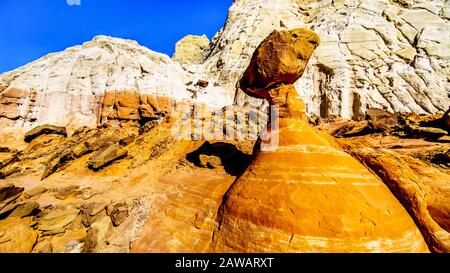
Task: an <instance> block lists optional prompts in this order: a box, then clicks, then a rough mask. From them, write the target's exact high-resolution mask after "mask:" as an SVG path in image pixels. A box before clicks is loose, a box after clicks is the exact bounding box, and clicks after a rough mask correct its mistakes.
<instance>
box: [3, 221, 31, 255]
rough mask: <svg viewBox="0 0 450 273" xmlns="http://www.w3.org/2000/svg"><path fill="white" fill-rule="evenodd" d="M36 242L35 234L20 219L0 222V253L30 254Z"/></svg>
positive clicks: (26, 223)
mask: <svg viewBox="0 0 450 273" xmlns="http://www.w3.org/2000/svg"><path fill="white" fill-rule="evenodd" d="M36 240H37V234H36V232H35V231H34V230H33V229H32V228H31V227H30V226H29V223H28V222H26V221H24V220H21V219H20V218H17V217H14V218H8V219H6V220H2V221H0V253H28V252H31V250H32V249H33V247H34V245H35V243H36Z"/></svg>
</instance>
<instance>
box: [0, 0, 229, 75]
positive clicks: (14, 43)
mask: <svg viewBox="0 0 450 273" xmlns="http://www.w3.org/2000/svg"><path fill="white" fill-rule="evenodd" d="M77 1H81V5H80V6H77V5H73V6H70V5H68V2H77ZM231 4H232V0H0V26H1V28H2V35H1V36H2V41H1V42H0V73H3V72H5V71H9V70H12V69H15V68H17V67H19V66H21V65H24V64H26V63H28V62H30V61H34V60H36V59H38V58H40V57H42V56H43V55H45V54H47V53H50V52H56V51H61V50H64V49H65V48H67V47H70V46H73V45H77V44H81V43H83V42H86V41H89V40H91V39H92V38H93V37H94V36H96V35H100V34H102V35H110V36H114V37H120V38H126V39H133V40H136V41H138V42H139V43H140V44H141V45H144V46H146V47H148V48H150V49H152V50H154V51H158V52H162V53H166V54H168V55H170V56H171V55H172V53H173V50H174V48H175V43H176V42H177V41H178V40H179V39H181V38H182V37H183V36H185V35H187V34H197V35H201V34H206V35H207V36H208V37H209V38H211V37H212V36H214V34H215V33H216V32H217V31H218V30H219V29H220V28H221V27H222V26H223V24H224V22H225V19H226V16H227V11H228V8H229V7H230V6H231Z"/></svg>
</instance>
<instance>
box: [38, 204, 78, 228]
mask: <svg viewBox="0 0 450 273" xmlns="http://www.w3.org/2000/svg"><path fill="white" fill-rule="evenodd" d="M79 213H80V210H78V209H56V210H53V211H51V212H50V213H49V214H47V215H46V216H44V217H43V218H42V219H40V220H39V223H38V229H39V230H42V231H53V230H59V229H63V228H65V227H66V226H68V225H69V224H70V223H72V221H73V220H74V219H75V218H76V217H77V216H78V214H79Z"/></svg>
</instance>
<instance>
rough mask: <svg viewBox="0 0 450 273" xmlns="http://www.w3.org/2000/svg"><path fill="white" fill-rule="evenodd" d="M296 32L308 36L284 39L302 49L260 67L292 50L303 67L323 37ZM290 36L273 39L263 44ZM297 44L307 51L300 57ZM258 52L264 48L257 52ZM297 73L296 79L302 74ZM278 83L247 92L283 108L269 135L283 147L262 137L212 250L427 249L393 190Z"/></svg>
mask: <svg viewBox="0 0 450 273" xmlns="http://www.w3.org/2000/svg"><path fill="white" fill-rule="evenodd" d="M299 31H300V32H301V33H304V34H307V35H301V36H297V35H292V36H291V38H290V40H286V41H285V42H284V43H286V44H289V42H291V43H295V44H296V45H298V46H300V45H301V46H300V47H297V48H295V49H294V47H285V48H283V47H280V48H279V50H278V52H281V53H280V54H278V55H277V54H271V55H266V57H265V58H261V60H260V61H258V62H257V64H256V66H255V67H258V68H259V69H261V70H263V71H264V68H263V67H264V66H270V64H271V63H277V62H279V61H280V60H279V59H280V57H281V56H283V57H286V56H289V55H290V56H291V57H292V58H293V59H296V61H295V62H294V63H296V64H297V66H298V67H305V66H306V63H307V61H308V59H309V57H310V56H311V54H312V53H313V51H314V49H315V48H316V46H317V45H318V44H319V38H318V37H317V35H316V34H315V33H313V32H312V31H309V30H306V29H302V30H296V31H292V32H290V34H295V33H299ZM288 33H289V32H282V33H280V34H279V35H271V36H269V38H268V39H267V40H265V41H264V42H263V44H262V45H261V46H260V49H263V48H265V47H266V46H267V44H272V43H276V39H279V38H280V37H283V35H284V34H288ZM298 37H301V38H298ZM274 39H275V40H274ZM298 48H303V49H304V50H302V52H301V53H302V54H301V58H298V52H296V50H298ZM258 52H261V51H260V50H257V51H256V53H255V54H256V55H258V54H259V53H258ZM250 69H251V68H250ZM299 71H300V72H299V74H297V76H301V72H303V71H302V70H299ZM279 72H281V74H282V71H279ZM252 75H254V74H252ZM259 79H261V82H258V80H259ZM265 80H266V79H265V78H264V77H262V78H256V79H254V81H253V82H254V83H253V84H252V85H249V86H245V87H246V90H258V86H260V85H259V84H260V83H264V82H265ZM277 80H280V83H281V85H280V86H278V87H274V88H271V89H269V90H261V89H259V90H258V91H248V92H249V94H250V95H254V94H256V95H257V96H260V95H261V93H265V97H267V98H269V103H270V104H271V105H272V106H276V107H277V108H278V109H279V117H277V118H276V119H277V120H276V121H277V122H275V124H278V126H276V127H273V126H272V128H271V129H272V130H271V132H270V138H271V140H273V139H274V138H278V139H279V141H278V142H279V144H278V145H276V146H273V145H272V144H266V143H265V142H263V143H262V144H261V152H260V153H259V154H258V155H257V156H256V158H255V160H254V162H253V163H252V164H251V165H250V167H249V169H248V170H247V171H246V172H245V173H244V174H243V175H242V176H241V177H240V178H239V179H238V180H237V181H236V182H235V183H234V185H233V186H232V187H231V189H230V190H229V192H228V193H227V195H226V197H225V200H224V203H223V204H222V207H221V209H220V211H219V215H218V222H219V223H218V228H217V229H216V231H215V234H214V238H213V244H212V250H213V251H218V252H236V251H237V252H424V251H427V250H428V248H427V245H426V244H425V241H424V239H423V237H422V235H421V233H420V231H419V230H418V228H417V227H416V225H415V223H414V221H413V220H412V219H411V217H410V216H409V215H408V213H407V212H406V210H405V209H404V208H403V207H402V205H401V204H400V202H399V201H398V200H397V199H396V198H395V197H394V196H393V195H392V193H391V192H390V191H389V189H388V187H387V186H386V185H384V184H383V182H382V181H380V180H379V179H378V178H376V177H375V176H374V175H373V174H371V173H370V172H369V171H368V170H367V169H366V168H365V167H364V166H363V165H361V164H360V163H359V162H358V161H356V160H355V159H353V158H352V157H351V156H350V155H348V154H346V153H344V152H342V151H340V150H339V149H337V148H336V147H333V145H332V143H331V142H330V141H329V140H328V139H327V138H326V137H325V136H323V135H321V134H320V133H318V132H316V131H315V130H314V129H313V128H311V127H310V125H309V124H308V122H307V118H306V113H305V108H304V104H303V102H302V100H301V99H300V97H299V95H298V93H297V92H296V90H295V88H294V86H292V85H289V80H285V79H284V80H283V79H282V78H281V79H277V78H272V81H273V82H276V81H277ZM245 82H250V81H245ZM284 83H286V84H284ZM263 85H264V84H263ZM244 238H245V239H244Z"/></svg>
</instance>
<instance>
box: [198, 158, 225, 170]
mask: <svg viewBox="0 0 450 273" xmlns="http://www.w3.org/2000/svg"><path fill="white" fill-rule="evenodd" d="M199 159H200V166H201V167H204V168H210V169H215V168H218V167H220V166H221V165H222V160H221V159H220V157H217V156H208V155H200V156H199Z"/></svg>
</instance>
